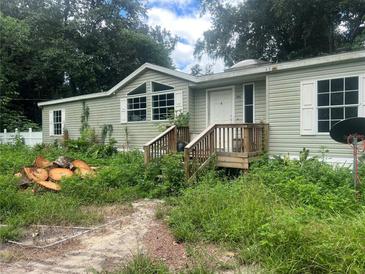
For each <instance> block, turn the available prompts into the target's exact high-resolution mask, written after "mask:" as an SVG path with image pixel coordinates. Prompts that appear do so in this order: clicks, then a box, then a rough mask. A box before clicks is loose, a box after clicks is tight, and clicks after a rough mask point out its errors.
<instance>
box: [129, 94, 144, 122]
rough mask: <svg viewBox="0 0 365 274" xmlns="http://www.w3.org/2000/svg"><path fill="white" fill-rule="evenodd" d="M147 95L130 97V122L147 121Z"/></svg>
mask: <svg viewBox="0 0 365 274" xmlns="http://www.w3.org/2000/svg"><path fill="white" fill-rule="evenodd" d="M146 105H147V104H146V96H141V97H133V98H128V122H137V121H146V113H147V110H146V109H147V106H146Z"/></svg>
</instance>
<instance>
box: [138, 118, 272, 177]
mask: <svg viewBox="0 0 365 274" xmlns="http://www.w3.org/2000/svg"><path fill="white" fill-rule="evenodd" d="M179 132H180V133H179ZM188 132H189V131H188V129H187V128H184V129H178V128H176V127H175V126H173V127H170V128H168V129H167V130H166V131H165V132H163V133H162V134H160V135H159V136H157V137H156V138H155V139H153V140H152V141H151V142H149V143H147V144H146V145H145V146H144V151H145V163H146V164H147V163H148V162H149V161H151V160H152V159H154V158H158V157H161V156H162V155H164V154H167V153H171V152H176V144H177V141H178V139H179V141H183V142H189V141H190V140H189V137H188V136H189V134H188ZM179 136H180V137H179ZM267 145H268V124H262V123H260V124H214V125H211V126H209V127H208V128H207V129H205V130H204V131H203V132H202V133H201V134H199V135H198V136H197V137H196V138H194V140H192V141H191V142H189V143H188V144H187V145H186V146H185V149H184V168H185V174H186V176H187V177H188V178H193V177H195V176H196V174H197V173H198V172H199V171H200V170H201V169H203V168H204V167H205V166H206V165H207V164H209V163H210V162H211V161H213V160H214V161H215V165H216V166H217V167H226V168H238V169H243V170H247V169H248V168H249V164H250V162H251V161H253V160H255V159H257V158H258V157H260V155H262V154H263V153H264V152H265V151H267Z"/></svg>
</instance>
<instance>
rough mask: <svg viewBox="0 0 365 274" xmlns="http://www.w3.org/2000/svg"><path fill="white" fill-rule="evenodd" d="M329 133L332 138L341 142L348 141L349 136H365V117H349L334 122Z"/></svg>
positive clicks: (345, 142)
mask: <svg viewBox="0 0 365 274" xmlns="http://www.w3.org/2000/svg"><path fill="white" fill-rule="evenodd" d="M330 135H331V138H332V139H333V140H335V141H337V142H339V143H343V144H348V143H349V140H348V139H349V137H350V138H351V137H354V136H359V137H361V136H365V117H361V118H360V117H359V118H350V119H346V120H342V121H340V122H338V123H336V124H335V125H334V126H333V127H332V128H331V131H330ZM360 139H361V138H360ZM358 141H360V140H358ZM360 142H361V141H360Z"/></svg>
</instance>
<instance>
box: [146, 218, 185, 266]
mask: <svg viewBox="0 0 365 274" xmlns="http://www.w3.org/2000/svg"><path fill="white" fill-rule="evenodd" d="M144 245H145V246H146V249H147V254H148V255H149V256H150V257H151V258H152V259H155V260H160V261H162V262H164V263H165V264H166V265H167V266H168V267H169V269H170V271H174V272H177V271H180V270H183V269H186V268H188V266H189V260H188V257H187V255H186V251H185V245H184V244H183V243H177V242H176V241H175V239H174V237H173V235H172V234H171V232H170V230H169V229H168V227H167V226H166V224H164V223H163V222H161V221H156V222H155V224H154V225H152V226H151V227H150V229H149V231H148V232H147V233H146V235H145V237H144Z"/></svg>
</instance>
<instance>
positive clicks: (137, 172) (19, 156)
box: [0, 145, 184, 240]
mask: <svg viewBox="0 0 365 274" xmlns="http://www.w3.org/2000/svg"><path fill="white" fill-rule="evenodd" d="M95 149H96V150H95ZM95 151H104V150H103V149H102V147H95V148H94V149H93V150H82V152H79V150H78V149H74V148H73V147H68V148H65V147H59V146H53V145H52V146H37V147H36V148H34V149H30V148H29V147H26V146H24V145H15V146H13V145H0V224H7V225H8V227H2V228H0V239H2V240H5V239H9V238H12V239H13V238H17V237H19V235H20V234H21V228H23V227H25V226H27V225H30V224H54V225H63V224H74V225H89V224H92V223H95V222H99V221H101V216H100V215H99V214H98V213H90V212H86V211H85V210H84V211H83V210H82V207H83V206H87V205H95V204H97V205H103V204H107V203H122V202H127V201H132V200H135V199H138V198H144V197H149V198H155V197H165V196H167V195H175V194H177V193H178V192H179V191H180V190H179V189H180V188H182V187H184V183H183V182H184V178H183V174H181V171H180V170H178V172H174V170H176V169H177V168H179V165H180V163H181V159H180V158H181V155H169V156H166V159H163V160H162V161H161V163H156V164H152V165H151V166H150V167H149V168H148V169H147V171H145V166H144V163H143V155H142V153H141V152H139V151H131V152H126V153H117V154H115V153H111V154H108V155H105V151H104V152H103V153H102V154H99V153H95ZM37 155H43V156H44V157H46V158H47V159H49V160H55V159H56V158H57V157H59V156H61V155H63V156H66V157H70V158H74V159H82V160H85V161H86V162H87V163H89V164H91V165H93V166H96V167H97V168H98V169H97V173H96V176H95V177H89V178H81V177H78V176H73V177H71V178H68V179H65V180H62V181H61V185H62V190H61V191H60V192H59V193H53V192H47V191H43V192H38V193H36V194H35V193H33V192H32V189H31V188H28V189H26V190H20V189H19V188H18V186H17V182H18V179H17V178H16V177H15V176H14V174H15V173H17V172H19V171H20V170H21V169H22V167H24V166H30V165H32V163H33V161H34V159H35V157H36V156H37ZM100 155H101V156H100ZM165 165H169V166H170V167H169V168H168V167H166V166H165ZM171 174H175V175H174V176H175V177H173V175H171ZM176 174H180V175H176Z"/></svg>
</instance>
